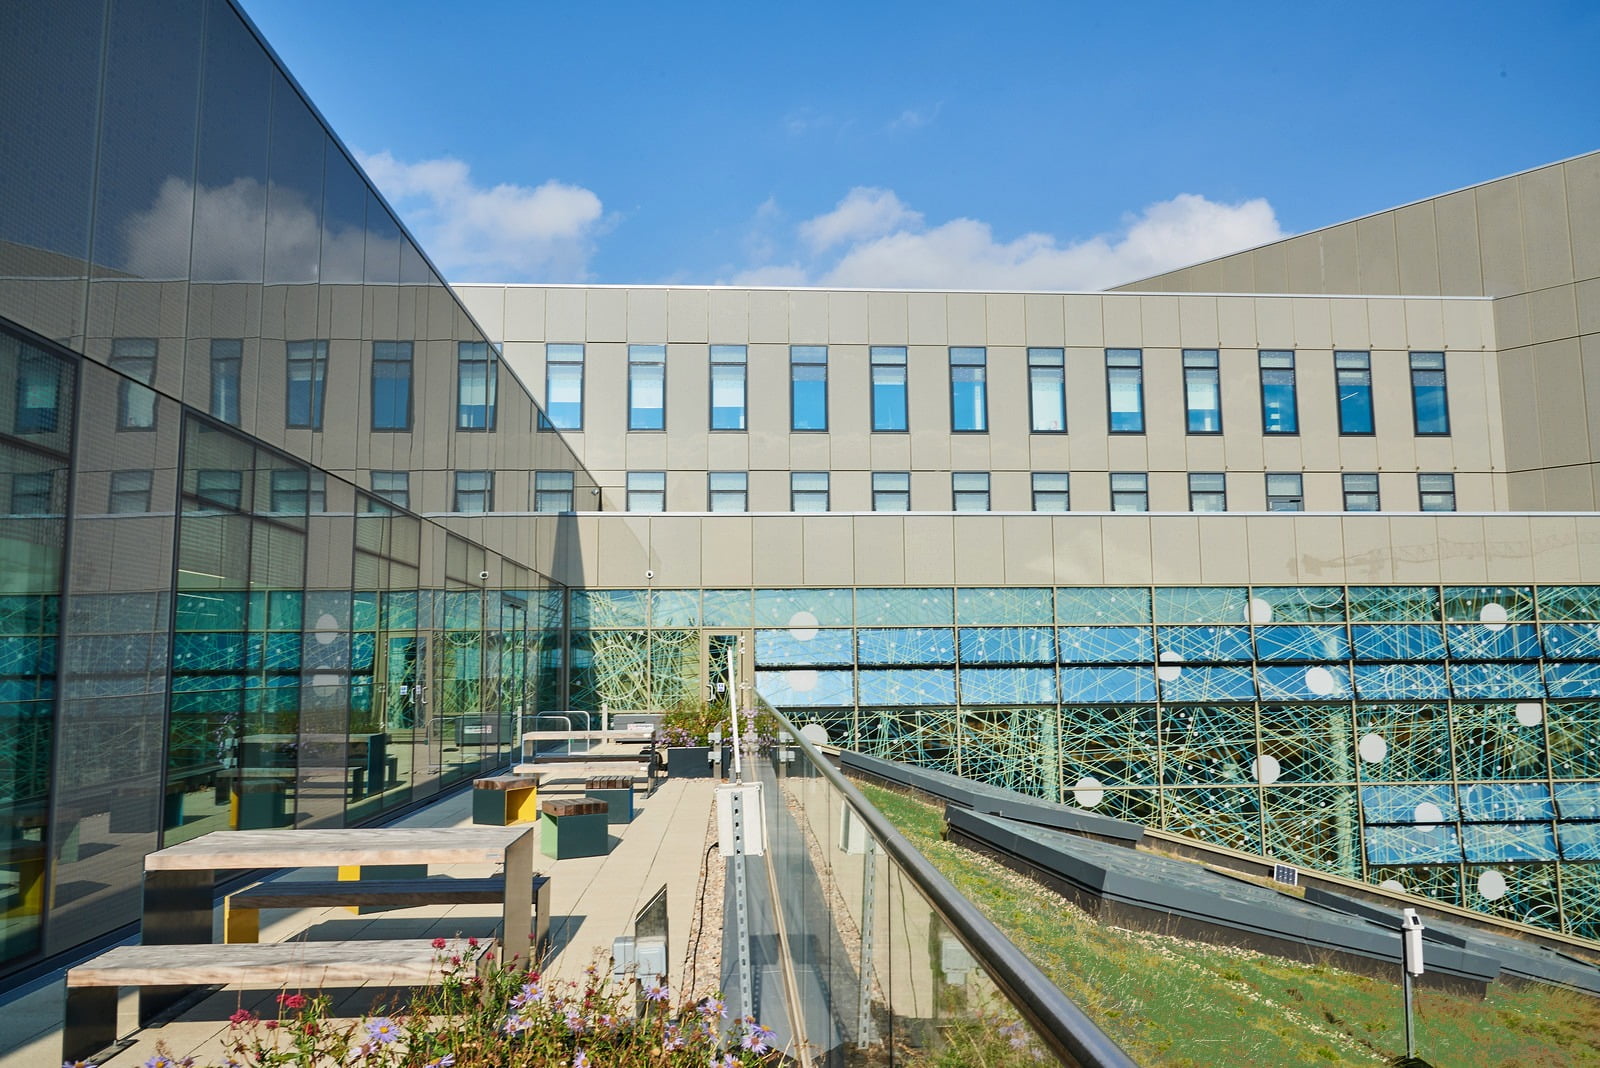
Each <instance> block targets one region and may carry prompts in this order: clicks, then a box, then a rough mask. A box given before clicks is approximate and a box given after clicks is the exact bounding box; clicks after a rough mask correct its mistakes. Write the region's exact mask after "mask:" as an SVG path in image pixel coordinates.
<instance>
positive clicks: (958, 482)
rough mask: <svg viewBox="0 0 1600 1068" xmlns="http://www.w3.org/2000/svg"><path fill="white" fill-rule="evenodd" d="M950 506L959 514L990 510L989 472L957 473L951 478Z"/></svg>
mask: <svg viewBox="0 0 1600 1068" xmlns="http://www.w3.org/2000/svg"><path fill="white" fill-rule="evenodd" d="M950 506H951V507H952V508H953V509H954V510H956V511H958V512H987V511H988V510H989V472H987V471H957V472H955V473H954V474H952V475H951V476H950Z"/></svg>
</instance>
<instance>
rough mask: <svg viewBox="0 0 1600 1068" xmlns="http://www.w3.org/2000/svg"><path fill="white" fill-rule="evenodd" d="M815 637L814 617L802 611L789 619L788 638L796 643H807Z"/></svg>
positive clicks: (815, 619)
mask: <svg viewBox="0 0 1600 1068" xmlns="http://www.w3.org/2000/svg"><path fill="white" fill-rule="evenodd" d="M816 636H817V617H816V616H814V615H812V614H811V613H810V612H807V611H805V610H803V609H802V610H801V611H799V612H796V613H795V614H794V615H792V616H790V617H789V637H791V638H793V639H794V640H795V641H797V642H808V641H810V640H811V639H812V638H815V637H816Z"/></svg>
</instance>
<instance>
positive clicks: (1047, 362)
mask: <svg viewBox="0 0 1600 1068" xmlns="http://www.w3.org/2000/svg"><path fill="white" fill-rule="evenodd" d="M1066 365H1067V361H1066V355H1065V354H1064V353H1063V352H1062V351H1061V350H1060V349H1029V350H1028V425H1029V427H1030V428H1031V429H1032V430H1033V432H1034V433H1035V434H1058V433H1061V432H1063V431H1065V430H1066V429H1067V366H1066Z"/></svg>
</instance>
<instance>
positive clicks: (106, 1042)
mask: <svg viewBox="0 0 1600 1068" xmlns="http://www.w3.org/2000/svg"><path fill="white" fill-rule="evenodd" d="M116 1041H117V988H116V987H114V986H69V987H67V1008H66V1014H65V1018H64V1019H63V1020H62V1026H61V1059H62V1060H63V1061H64V1062H66V1063H68V1064H70V1063H72V1062H73V1061H87V1060H88V1059H89V1058H90V1057H93V1056H94V1055H95V1054H97V1053H100V1052H102V1051H103V1050H106V1049H108V1048H110V1047H111V1046H112V1045H114V1044H115V1043H116Z"/></svg>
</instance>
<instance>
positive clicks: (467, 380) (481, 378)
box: [456, 341, 500, 430]
mask: <svg viewBox="0 0 1600 1068" xmlns="http://www.w3.org/2000/svg"><path fill="white" fill-rule="evenodd" d="M499 379H500V367H499V360H498V358H497V355H496V353H495V351H494V349H492V348H490V347H489V343H488V342H487V341H461V342H457V344H456V429H457V430H493V429H494V419H495V397H496V394H497V392H498V389H499Z"/></svg>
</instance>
